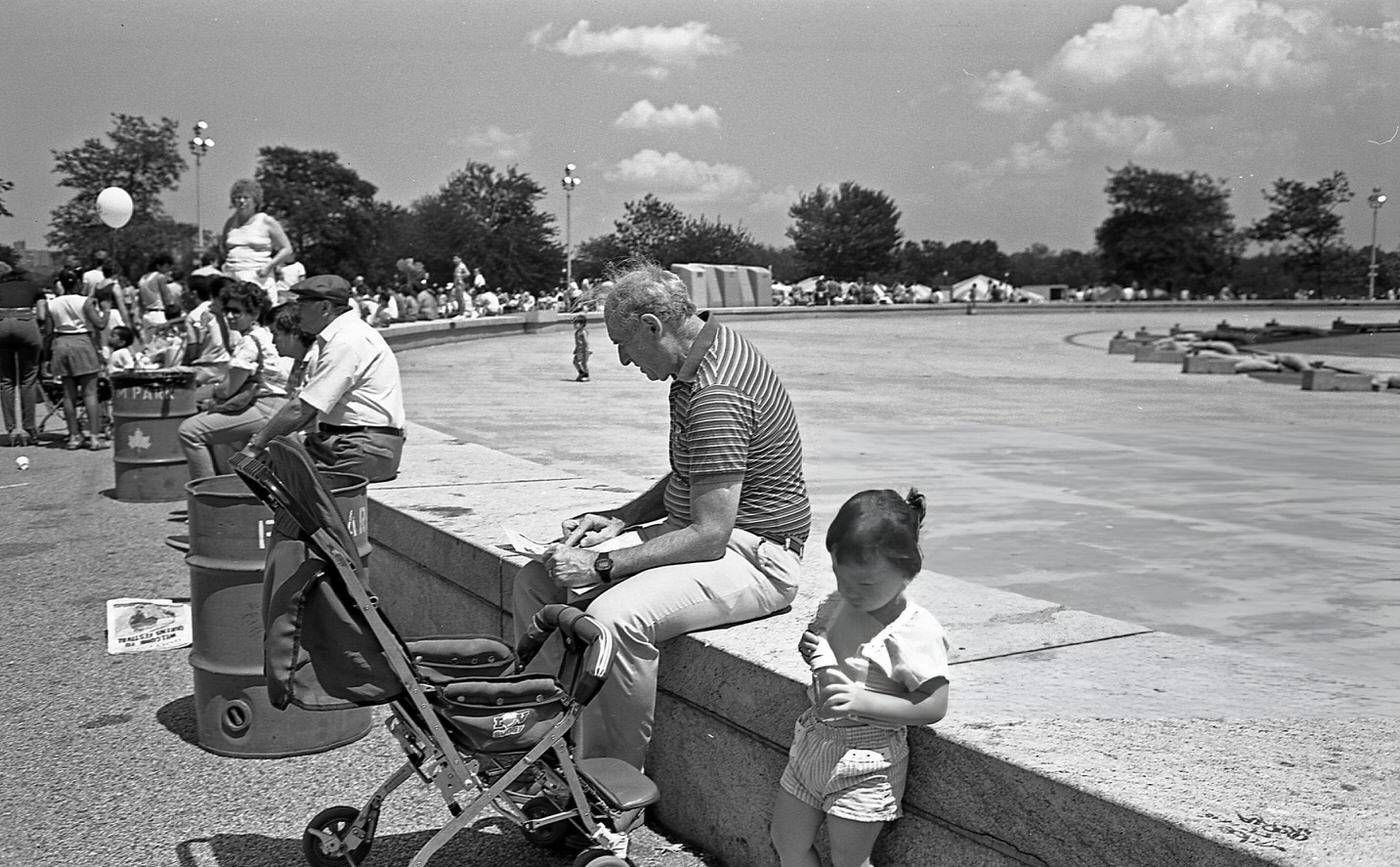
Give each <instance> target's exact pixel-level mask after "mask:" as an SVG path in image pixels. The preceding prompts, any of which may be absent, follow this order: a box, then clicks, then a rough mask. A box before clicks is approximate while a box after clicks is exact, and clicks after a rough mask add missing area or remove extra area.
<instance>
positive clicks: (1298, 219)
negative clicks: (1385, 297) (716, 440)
mask: <svg viewBox="0 0 1400 867" xmlns="http://www.w3.org/2000/svg"><path fill="white" fill-rule="evenodd" d="M112 119H113V129H111V130H110V131H109V132H108V133H107V134H106V138H105V140H104V139H103V138H98V137H93V138H89V139H86V140H85V141H83V142H82V143H81V144H80V145H78V146H77V147H74V148H71V149H68V150H55V151H53V152H52V153H53V157H54V168H53V172H54V173H55V174H57V175H58V176H59V180H58V182H57V183H58V185H59V186H62V187H67V188H71V189H72V190H74V195H73V197H72V198H71V199H70V200H69V201H67V202H65V203H64V204H63V205H61V206H59V207H58V208H56V209H55V210H54V211H53V212H52V214H51V215H50V230H49V232H48V233H47V234H46V236H45V238H46V240H47V242H48V243H49V245H50V246H51V248H52V249H54V250H56V251H58V252H59V253H60V254H61V255H64V256H75V257H77V258H79V259H80V260H82V261H87V260H88V259H89V257H90V255H91V253H92V252H93V251H94V250H97V249H107V248H110V247H112V246H113V241H114V238H115V240H116V242H117V243H116V245H115V246H116V247H117V249H116V254H117V256H118V261H119V263H120V264H121V266H122V267H123V268H124V270H126V271H127V272H128V273H129V274H130V275H132V276H135V274H136V273H138V272H139V271H141V270H142V269H143V268H144V267H145V264H146V262H147V261H148V260H149V259H150V258H151V257H153V256H154V255H155V254H157V253H160V252H169V253H173V254H175V255H177V256H178V257H182V258H184V259H185V261H187V262H188V263H190V264H191V265H192V266H193V265H195V264H197V262H196V261H194V260H196V259H197V258H198V255H199V253H200V252H202V248H203V247H205V246H211V238H212V237H217V236H216V235H215V234H214V233H213V232H209V233H206V234H207V237H206V238H203V239H196V238H195V234H196V231H197V230H196V227H195V226H192V225H190V224H187V223H181V222H178V221H176V220H174V219H173V218H171V217H170V216H169V214H168V213H166V211H165V209H164V207H163V205H162V202H161V196H162V195H163V194H166V193H169V192H172V191H174V190H176V189H178V186H179V182H180V180H181V178H182V176H183V175H184V173H185V172H186V171H187V170H188V168H189V166H188V163H187V162H186V160H185V159H184V157H183V156H182V155H181V153H180V142H179V134H178V132H177V126H178V125H177V122H176V121H174V120H172V119H170V118H161V120H160V121H159V122H157V123H150V122H148V121H147V120H146V119H145V118H142V117H139V116H133V115H126V114H114V115H112ZM253 177H254V179H255V180H257V181H258V182H259V183H260V184H261V185H262V187H263V189H264V193H265V201H264V209H265V210H266V211H268V212H269V213H271V214H273V215H274V216H276V217H277V218H278V220H279V221H280V222H281V223H282V226H283V228H284V229H285V230H286V231H287V234H288V237H289V238H290V240H291V242H292V244H293V246H294V247H295V249H296V252H297V257H298V259H300V261H301V262H302V263H303V264H304V265H305V266H306V268H307V271H308V273H322V272H333V273H339V274H345V275H365V276H366V278H367V279H369V280H370V281H371V282H373V283H378V284H387V283H391V282H394V281H395V280H398V279H401V278H402V276H403V275H402V274H400V273H399V272H398V270H397V268H396V263H398V262H401V261H403V260H405V259H413V260H416V261H417V262H418V263H421V265H422V266H424V267H426V269H427V271H428V273H429V274H431V275H434V277H435V278H437V279H439V280H440V281H442V280H446V279H447V275H448V274H450V273H451V261H452V257H453V256H454V255H461V256H463V258H464V259H466V260H467V261H468V263H469V264H470V265H472V266H473V267H478V268H481V269H482V270H483V272H484V273H486V274H487V275H489V279H490V281H491V283H492V285H493V286H496V287H500V288H503V289H505V290H507V291H512V292H518V291H539V290H546V289H552V288H556V287H558V286H559V284H560V283H561V282H562V280H563V275H564V272H565V255H566V254H565V250H564V247H563V245H562V244H561V242H560V237H559V235H560V233H559V229H558V226H557V222H556V218H555V216H554V215H553V214H550V213H548V212H545V211H542V210H541V209H540V202H541V200H542V199H543V198H544V197H545V195H546V193H545V188H544V187H543V186H542V185H541V184H540V183H538V182H537V181H535V180H534V179H533V178H531V177H530V176H529V175H528V174H524V173H522V172H519V171H518V170H517V169H516V168H515V167H514V166H511V167H508V168H506V169H505V170H504V171H502V170H500V169H497V168H496V167H493V166H491V165H488V164H486V163H482V162H477V161H468V162H467V163H466V164H465V165H464V166H463V167H462V168H461V169H458V170H457V171H454V172H453V173H452V174H451V175H450V176H449V177H448V178H447V179H446V181H445V182H444V183H443V184H442V185H441V186H440V187H439V188H438V189H437V190H435V191H433V192H431V193H428V194H426V195H424V196H422V197H420V198H418V199H416V200H414V201H412V202H411V203H410V204H408V205H407V206H401V205H396V204H394V203H391V202H388V201H384V200H381V199H379V198H377V194H378V188H377V187H376V186H375V185H374V184H373V183H371V182H370V181H368V180H366V179H364V178H362V177H360V175H359V173H358V172H356V171H355V170H354V169H353V168H351V167H349V166H346V165H344V164H343V163H341V161H340V158H339V156H338V155H337V154H336V153H334V152H332V151H327V150H298V149H296V148H291V147H286V146H267V147H263V148H261V149H259V151H258V159H257V164H256V166H255V167H254V170H253ZM107 186H120V187H123V188H124V189H126V190H127V192H129V193H130V194H131V196H132V200H133V202H134V211H133V215H132V219H131V221H130V223H129V224H128V225H127V226H126V227H124V228H123V229H121V230H120V234H119V235H117V236H114V235H113V233H112V232H111V231H110V230H109V229H107V228H106V227H105V226H104V225H102V223H101V222H100V221H99V220H98V219H97V216H96V212H95V209H94V207H93V202H94V201H95V199H96V196H97V193H98V192H99V191H100V190H101V189H102V188H104V187H107ZM13 188H14V182H13V181H10V180H6V179H4V178H0V216H9V212H8V211H7V210H6V209H5V206H4V199H3V194H4V193H6V192H8V191H9V190H12V189H13ZM1104 191H1105V194H1106V195H1107V198H1108V203H1109V205H1110V213H1109V215H1108V217H1107V218H1106V219H1105V220H1104V221H1103V223H1102V224H1100V225H1099V226H1098V228H1097V229H1096V231H1095V235H1094V237H1095V242H1096V247H1095V249H1093V250H1089V251H1078V250H1051V249H1050V248H1048V247H1047V246H1046V245H1044V244H1034V245H1032V246H1031V247H1029V248H1027V249H1025V250H1022V251H1020V252H1015V253H1006V252H1003V251H1002V250H1001V249H1000V248H999V246H998V245H997V243H996V241H993V240H960V241H955V242H951V243H949V242H943V241H934V240H920V241H912V240H906V239H905V238H904V236H903V232H902V231H901V229H900V228H899V222H900V218H901V214H900V212H899V209H898V207H897V206H896V204H895V202H894V201H893V200H892V199H890V197H889V196H887V195H886V194H885V193H883V192H881V191H878V190H871V189H867V188H865V187H862V186H860V185H859V184H856V183H854V182H850V181H847V182H844V183H841V184H839V185H837V186H835V187H834V188H828V187H826V186H820V187H818V188H817V189H816V190H814V191H811V192H808V193H803V194H800V195H799V197H798V200H797V202H795V203H793V204H792V205H791V207H790V208H789V209H788V216H789V217H790V218H791V219H792V223H791V225H790V226H789V227H788V229H787V232H786V236H787V238H788V240H789V241H790V244H788V245H786V246H783V247H775V246H772V245H767V244H762V243H759V242H757V241H755V240H754V239H753V237H752V235H751V234H750V233H749V232H748V230H747V229H745V228H743V226H742V225H732V224H729V223H725V222H723V221H721V220H719V219H711V218H708V217H705V216H699V217H697V216H693V215H690V214H686V213H684V212H682V211H681V210H680V209H679V208H677V207H676V206H675V205H674V204H671V203H669V202H666V201H662V200H660V199H658V198H657V197H656V196H654V195H650V194H648V195H646V196H644V197H642V198H641V199H640V200H637V201H632V202H627V203H625V204H624V206H623V213H622V215H621V216H620V217H619V218H618V219H617V220H615V221H614V224H613V227H614V230H613V231H612V232H609V233H607V234H604V235H601V236H598V237H595V238H589V239H587V240H585V241H583V242H582V243H581V244H579V246H578V248H577V250H576V253H575V256H574V269H573V271H574V274H575V276H576V277H591V278H597V277H600V276H602V274H603V273H604V272H605V271H606V269H607V267H608V266H609V265H611V264H614V263H617V262H619V261H623V260H626V259H629V258H635V257H639V256H640V257H645V258H648V259H651V260H654V261H657V262H659V263H660V264H662V265H663V266H670V265H671V264H674V263H677V262H714V263H735V264H749V265H763V266H767V267H769V268H771V269H772V271H773V275H774V279H776V280H780V281H783V282H795V281H798V280H801V279H803V278H805V277H808V276H817V275H822V276H825V277H828V278H831V279H836V280H870V281H876V282H883V283H890V284H893V283H906V284H911V283H922V284H925V285H929V286H937V285H946V284H948V283H951V282H955V281H957V280H960V279H963V278H965V277H969V276H972V275H974V274H979V273H981V274H987V275H990V276H993V277H997V278H1001V279H1005V280H1007V281H1009V282H1011V283H1013V284H1015V285H1045V284H1065V285H1067V286H1072V287H1081V286H1092V285H1100V284H1105V283H1116V284H1119V285H1125V286H1128V285H1131V286H1136V287H1139V288H1141V289H1144V290H1149V291H1154V290H1155V291H1161V292H1166V293H1168V294H1170V295H1171V296H1173V297H1176V296H1177V295H1178V294H1179V293H1181V292H1190V293H1191V294H1192V295H1193V296H1196V297H1199V296H1201V295H1212V294H1215V293H1216V292H1218V291H1219V290H1220V289H1221V288H1222V287H1224V286H1227V285H1228V286H1231V287H1232V288H1233V290H1234V291H1235V292H1237V293H1241V294H1256V295H1260V296H1263V297H1269V296H1279V295H1284V294H1290V295H1291V294H1297V293H1299V292H1300V291H1306V292H1309V293H1311V294H1313V295H1315V296H1332V295H1364V294H1366V291H1367V283H1368V276H1369V275H1368V269H1369V264H1370V256H1371V254H1372V251H1371V250H1370V248H1369V247H1367V248H1362V249H1360V250H1358V249H1354V248H1352V247H1350V246H1348V245H1347V244H1346V243H1345V241H1344V240H1343V230H1342V216H1341V214H1340V213H1339V208H1340V207H1341V206H1342V205H1344V204H1346V203H1347V202H1349V201H1351V200H1352V199H1353V198H1354V195H1353V193H1352V191H1351V189H1350V186H1349V184H1348V182H1347V178H1346V176H1345V175H1344V174H1343V173H1341V172H1336V173H1335V174H1333V175H1332V176H1331V177H1329V178H1323V179H1321V180H1320V181H1318V182H1316V183H1314V184H1306V183H1303V182H1300V181H1295V180H1288V179H1282V178H1281V179H1279V180H1278V181H1276V182H1275V183H1274V185H1273V187H1272V188H1270V189H1266V190H1263V191H1262V194H1263V196H1264V198H1265V200H1266V201H1267V202H1268V204H1269V208H1270V210H1269V213H1268V214H1267V215H1266V216H1265V217H1263V218H1262V219H1260V220H1258V221H1256V222H1255V223H1253V224H1251V225H1249V226H1245V227H1237V226H1236V224H1235V219H1234V216H1233V214H1232V212H1231V210H1230V203H1229V199H1230V191H1229V189H1228V187H1227V183H1226V181H1225V180H1224V179H1217V178H1212V177H1209V176H1207V175H1204V174H1201V173H1199V172H1194V171H1188V172H1184V173H1171V172H1164V171H1158V170H1153V169H1148V168H1144V167H1141V166H1137V165H1134V164H1131V163H1130V164H1128V165H1126V166H1124V167H1122V168H1119V169H1110V170H1109V179H1108V182H1107V184H1106V186H1105V188H1104ZM215 231H218V230H215ZM1251 244H1253V245H1255V246H1256V252H1255V253H1253V254H1252V255H1246V250H1247V249H1248V248H1249V247H1250V245H1251ZM0 258H8V259H9V260H11V261H13V258H14V256H13V251H10V250H8V248H4V247H0ZM1376 258H1377V265H1378V268H1377V274H1376V287H1377V292H1378V294H1383V293H1384V292H1386V291H1388V290H1389V289H1390V288H1391V287H1392V286H1393V285H1395V282H1396V278H1398V277H1400V257H1398V255H1397V254H1396V253H1386V254H1383V255H1377V257H1376Z"/></svg>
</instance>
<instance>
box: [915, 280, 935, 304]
mask: <svg viewBox="0 0 1400 867" xmlns="http://www.w3.org/2000/svg"><path fill="white" fill-rule="evenodd" d="M909 300H910V301H913V302H916V303H918V304H927V303H928V302H929V301H932V300H933V287H932V286H925V285H924V284H922V283H915V284H914V285H913V286H910V287H909Z"/></svg>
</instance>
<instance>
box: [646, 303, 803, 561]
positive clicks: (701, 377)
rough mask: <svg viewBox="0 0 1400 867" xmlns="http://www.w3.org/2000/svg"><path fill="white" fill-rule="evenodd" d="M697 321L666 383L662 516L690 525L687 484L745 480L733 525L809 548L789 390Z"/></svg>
mask: <svg viewBox="0 0 1400 867" xmlns="http://www.w3.org/2000/svg"><path fill="white" fill-rule="evenodd" d="M701 317H702V318H704V319H705V326H704V328H702V329H701V330H700V333H699V334H698V335H697V336H696V338H695V343H694V344H692V346H691V348H690V353H689V354H688V355H687V356H686V359H685V362H684V363H682V364H681V367H680V370H679V371H677V373H676V378H675V381H674V382H672V383H671V442H670V449H671V478H670V481H669V482H668V483H667V485H666V492H665V505H666V513H667V514H668V515H669V516H670V517H671V518H673V519H678V520H680V521H681V522H683V523H689V522H690V520H691V517H690V480H691V479H692V478H701V477H704V476H711V475H722V474H731V475H732V474H736V473H742V474H743V477H744V483H743V489H742V491H741V492H740V495H739V514H738V516H737V517H736V518H735V521H734V525H735V526H736V527H738V528H740V529H743V530H748V531H749V532H750V533H755V534H757V535H759V536H764V537H767V538H769V539H774V540H782V539H784V538H788V537H790V538H792V539H794V540H796V541H798V542H806V540H807V533H808V532H809V531H810V530H811V526H812V508H811V504H810V502H809V501H808V499H807V482H806V481H805V480H804V479H803V476H802V437H801V435H800V434H799V433H798V431H797V415H796V414H795V413H794V412H793V410H792V402H791V401H789V400H788V395H787V390H786V389H784V388H783V384H782V383H781V382H779V381H778V376H777V374H775V373H774V372H773V368H771V367H769V366H768V362H767V361H766V360H765V359H764V358H763V356H762V355H760V354H759V353H758V350H757V349H755V348H754V347H753V344H751V343H749V342H748V341H747V340H745V339H744V338H743V337H740V336H739V335H738V334H737V333H735V332H734V331H732V330H730V329H729V328H726V327H725V326H723V325H720V324H719V321H718V320H716V319H715V318H714V317H712V316H709V315H708V314H707V313H702V314H701Z"/></svg>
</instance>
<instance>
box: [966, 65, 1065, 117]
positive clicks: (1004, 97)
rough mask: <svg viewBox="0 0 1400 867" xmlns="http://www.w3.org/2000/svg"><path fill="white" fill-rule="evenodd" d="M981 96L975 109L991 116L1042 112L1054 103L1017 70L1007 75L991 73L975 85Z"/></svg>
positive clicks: (1028, 77) (1031, 80)
mask: <svg viewBox="0 0 1400 867" xmlns="http://www.w3.org/2000/svg"><path fill="white" fill-rule="evenodd" d="M977 86H978V89H979V91H980V94H979V96H978V99H977V105H978V106H979V107H980V108H982V109H983V110H985V111H990V112H992V113H994V114H1018V113H1020V112H1023V111H1044V110H1045V109H1048V108H1050V107H1052V106H1053V105H1054V104H1055V101H1054V100H1052V99H1051V98H1050V97H1048V96H1046V95H1045V94H1043V93H1041V92H1040V90H1039V88H1038V87H1037V86H1036V83H1035V79H1033V78H1031V77H1030V76H1029V75H1026V74H1025V73H1024V72H1022V71H1021V70H1019V69H1013V70H1011V71H1010V72H998V71H996V70H993V71H991V72H989V73H987V74H986V75H985V76H983V77H982V78H981V79H979V80H978V82H977Z"/></svg>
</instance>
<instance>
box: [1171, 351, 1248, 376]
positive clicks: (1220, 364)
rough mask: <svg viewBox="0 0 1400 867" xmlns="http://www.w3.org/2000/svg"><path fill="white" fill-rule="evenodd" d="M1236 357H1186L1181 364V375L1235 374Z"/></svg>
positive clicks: (1237, 361)
mask: <svg viewBox="0 0 1400 867" xmlns="http://www.w3.org/2000/svg"><path fill="white" fill-rule="evenodd" d="M1239 361H1240V359H1239V357H1238V356H1230V355H1188V356H1186V358H1185V360H1183V361H1182V363H1181V372H1182V373H1212V374H1219V373H1228V374H1231V375H1233V374H1234V373H1235V365H1236V364H1238V363H1239Z"/></svg>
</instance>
